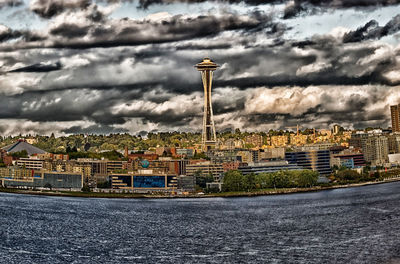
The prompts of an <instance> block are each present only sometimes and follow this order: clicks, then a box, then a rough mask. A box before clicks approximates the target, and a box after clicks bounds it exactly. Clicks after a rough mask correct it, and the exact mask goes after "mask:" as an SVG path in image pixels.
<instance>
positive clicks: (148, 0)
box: [0, 0, 400, 135]
mask: <svg viewBox="0 0 400 264" xmlns="http://www.w3.org/2000/svg"><path fill="white" fill-rule="evenodd" d="M203 57H211V58H212V59H213V60H214V61H215V62H217V63H218V64H220V65H221V67H220V68H219V69H218V70H217V71H216V72H215V75H214V77H215V78H214V85H213V109H214V117H215V123H216V127H217V131H224V130H226V129H230V128H240V129H242V130H248V131H266V130H269V129H279V128H285V127H286V126H293V125H296V124H297V123H299V124H301V125H303V126H305V127H310V128H311V127H315V128H328V127H329V126H332V125H333V124H335V123H339V124H341V125H343V126H344V127H347V128H365V127H369V126H374V127H375V126H381V127H388V126H390V110H389V105H391V104H396V103H400V93H399V92H400V0H331V1H326V0H305V1H304V0H302V1H300V0H294V1H293V0H290V1H288V0H264V1H259V0H219V1H205V0H97V1H96V0H0V93H1V95H0V119H1V120H0V134H3V135H4V134H6V135H8V134H19V133H22V134H25V133H33V134H36V133H37V134H49V133H51V132H54V133H56V134H58V135H62V134H71V133H114V132H130V133H133V134H136V133H138V132H140V131H173V130H180V131H199V130H200V129H201V122H202V103H203V100H202V96H203V94H202V85H201V79H200V74H199V73H198V72H197V71H196V70H195V69H194V68H193V65H194V64H196V63H198V62H200V61H201V59H202V58H203Z"/></svg>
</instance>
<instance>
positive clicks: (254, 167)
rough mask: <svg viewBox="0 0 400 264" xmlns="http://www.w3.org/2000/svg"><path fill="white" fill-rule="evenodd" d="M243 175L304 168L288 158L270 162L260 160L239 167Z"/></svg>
mask: <svg viewBox="0 0 400 264" xmlns="http://www.w3.org/2000/svg"><path fill="white" fill-rule="evenodd" d="M238 170H239V171H241V172H242V173H243V175H247V174H250V173H254V174H260V173H272V172H277V171H282V170H304V168H302V167H300V166H298V165H297V164H289V162H287V161H286V160H280V161H269V162H259V163H250V164H248V165H245V166H240V167H239V168H238Z"/></svg>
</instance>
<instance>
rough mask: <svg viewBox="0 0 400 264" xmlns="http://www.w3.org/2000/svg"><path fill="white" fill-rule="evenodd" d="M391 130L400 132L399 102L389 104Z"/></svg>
mask: <svg viewBox="0 0 400 264" xmlns="http://www.w3.org/2000/svg"><path fill="white" fill-rule="evenodd" d="M390 114H391V117H392V132H400V104H398V105H391V106H390Z"/></svg>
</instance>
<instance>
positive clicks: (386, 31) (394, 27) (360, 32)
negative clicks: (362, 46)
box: [343, 15, 400, 43]
mask: <svg viewBox="0 0 400 264" xmlns="http://www.w3.org/2000/svg"><path fill="white" fill-rule="evenodd" d="M398 31H400V15H397V16H395V17H393V18H392V19H391V20H390V21H389V22H388V23H387V24H386V25H385V26H383V27H381V26H379V24H378V22H377V21H375V20H371V21H369V22H368V23H366V24H365V25H364V26H362V27H359V28H358V29H357V30H355V31H350V32H348V33H346V34H345V35H344V36H343V42H345V43H349V42H360V41H364V40H369V39H380V38H382V37H385V36H388V35H391V34H394V33H397V32H398Z"/></svg>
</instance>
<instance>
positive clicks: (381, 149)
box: [362, 135, 389, 166]
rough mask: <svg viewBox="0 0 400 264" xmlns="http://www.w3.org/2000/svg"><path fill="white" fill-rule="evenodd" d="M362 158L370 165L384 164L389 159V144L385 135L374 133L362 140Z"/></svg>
mask: <svg viewBox="0 0 400 264" xmlns="http://www.w3.org/2000/svg"><path fill="white" fill-rule="evenodd" d="M362 151H363V154H364V159H365V161H367V162H371V165H372V166H377V165H385V163H387V162H388V161H389V158H388V155H389V144H388V139H387V137H386V136H383V135H374V136H370V137H368V138H367V139H366V140H365V141H363V145H362Z"/></svg>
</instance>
